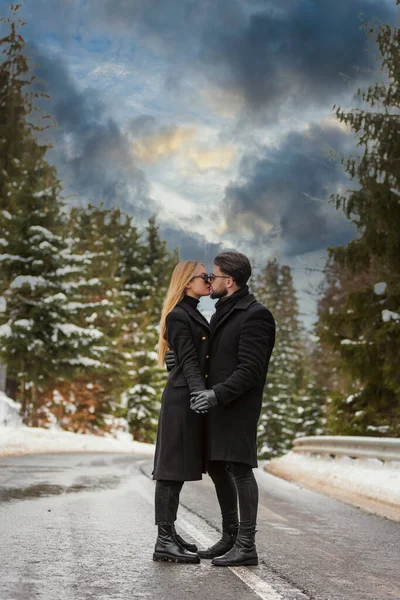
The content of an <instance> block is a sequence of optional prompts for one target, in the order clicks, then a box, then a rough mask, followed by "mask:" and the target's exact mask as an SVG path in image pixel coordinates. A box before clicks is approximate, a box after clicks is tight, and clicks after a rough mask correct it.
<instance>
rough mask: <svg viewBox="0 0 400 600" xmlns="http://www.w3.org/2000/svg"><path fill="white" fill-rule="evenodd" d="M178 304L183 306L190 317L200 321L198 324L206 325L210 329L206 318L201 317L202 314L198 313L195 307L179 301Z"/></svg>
mask: <svg viewBox="0 0 400 600" xmlns="http://www.w3.org/2000/svg"><path fill="white" fill-rule="evenodd" d="M179 306H180V307H181V308H184V309H185V310H186V312H187V313H188V314H189V315H190V316H191V317H192V319H194V320H195V321H197V322H198V323H200V325H203V327H207V329H208V330H209V329H210V324H209V322H208V321H207V319H206V318H205V317H203V315H202V314H201V313H199V312H198V311H197V310H196V309H194V308H193V307H192V306H190V304H186V303H182V304H181V303H180V304H179Z"/></svg>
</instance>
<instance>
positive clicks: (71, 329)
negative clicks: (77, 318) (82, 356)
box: [54, 323, 103, 340]
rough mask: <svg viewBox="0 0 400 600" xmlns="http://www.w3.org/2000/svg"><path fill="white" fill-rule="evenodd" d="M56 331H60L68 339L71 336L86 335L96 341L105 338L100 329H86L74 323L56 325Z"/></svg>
mask: <svg viewBox="0 0 400 600" xmlns="http://www.w3.org/2000/svg"><path fill="white" fill-rule="evenodd" d="M54 329H59V330H60V331H62V332H63V334H64V335H66V336H67V337H70V336H71V335H84V336H89V337H91V338H93V339H95V340H98V339H100V338H102V337H103V334H102V332H101V331H99V330H98V329H89V328H87V329H84V328H83V327H78V326H77V325H74V324H73V323H56V324H55V325H54Z"/></svg>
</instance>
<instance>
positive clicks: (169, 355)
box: [164, 350, 175, 371]
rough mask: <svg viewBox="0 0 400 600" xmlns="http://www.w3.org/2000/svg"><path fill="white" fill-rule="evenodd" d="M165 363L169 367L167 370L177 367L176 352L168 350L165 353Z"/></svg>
mask: <svg viewBox="0 0 400 600" xmlns="http://www.w3.org/2000/svg"><path fill="white" fill-rule="evenodd" d="M164 360H165V364H166V367H167V371H172V369H173V368H174V367H175V354H174V351H173V350H167V352H166V353H165V358H164Z"/></svg>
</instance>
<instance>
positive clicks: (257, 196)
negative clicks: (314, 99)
mask: <svg viewBox="0 0 400 600" xmlns="http://www.w3.org/2000/svg"><path fill="white" fill-rule="evenodd" d="M351 139H352V138H351V137H350V136H349V135H348V134H346V133H345V132H343V131H342V130H341V129H339V128H338V127H336V126H324V127H323V126H320V125H312V126H311V127H309V128H308V130H307V131H306V132H304V133H290V134H289V135H288V136H287V137H286V138H285V139H284V141H283V142H282V144H281V145H280V146H279V148H276V149H264V151H263V153H262V154H261V156H260V155H257V156H246V157H245V158H244V159H243V160H242V163H241V169H240V179H239V182H238V183H231V184H230V185H229V186H228V188H227V189H226V194H225V199H224V206H225V210H226V219H227V224H228V228H229V231H230V232H231V233H235V234H238V235H240V234H241V232H243V231H246V232H247V236H248V237H249V234H251V235H252V240H253V244H254V245H255V246H257V245H261V244H262V243H265V244H267V243H268V242H269V240H270V234H269V232H268V228H269V226H272V227H273V232H274V236H275V237H276V235H277V232H279V235H280V238H281V240H282V242H283V244H284V250H285V253H286V254H288V255H294V254H303V253H305V252H310V251H314V250H319V249H323V248H326V247H327V246H334V245H340V244H344V243H347V242H348V241H349V240H350V239H351V238H352V237H354V228H353V227H352V226H351V225H350V224H349V222H348V221H347V220H346V219H345V217H344V216H343V215H342V214H341V213H340V212H337V211H335V209H334V208H333V206H332V205H330V204H329V203H328V199H329V197H330V195H331V194H333V193H335V192H336V191H337V190H338V186H339V185H342V186H348V179H347V176H346V175H345V173H344V171H343V167H342V166H341V165H340V164H338V161H332V160H330V159H329V158H328V157H327V156H326V151H327V150H328V149H329V148H332V149H334V150H336V151H339V152H340V153H341V152H344V153H345V154H347V152H348V151H349V149H350V148H351V144H352V141H351Z"/></svg>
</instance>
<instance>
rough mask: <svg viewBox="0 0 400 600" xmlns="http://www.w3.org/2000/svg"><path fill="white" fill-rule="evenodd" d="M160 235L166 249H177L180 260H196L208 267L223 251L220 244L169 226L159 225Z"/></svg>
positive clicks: (223, 248)
mask: <svg viewBox="0 0 400 600" xmlns="http://www.w3.org/2000/svg"><path fill="white" fill-rule="evenodd" d="M160 233H161V235H163V236H164V238H165V239H166V240H167V242H168V247H169V248H170V249H171V250H172V249H173V248H179V256H180V259H181V260H198V261H201V262H203V263H205V264H208V265H210V264H211V263H212V262H213V259H214V257H215V256H217V254H219V253H220V252H222V251H223V250H225V247H224V246H223V244H222V243H213V242H208V241H207V240H206V238H205V237H204V236H202V235H199V234H196V233H194V232H191V231H187V230H184V229H181V228H179V227H175V226H171V225H167V224H164V225H161V227H160Z"/></svg>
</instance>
